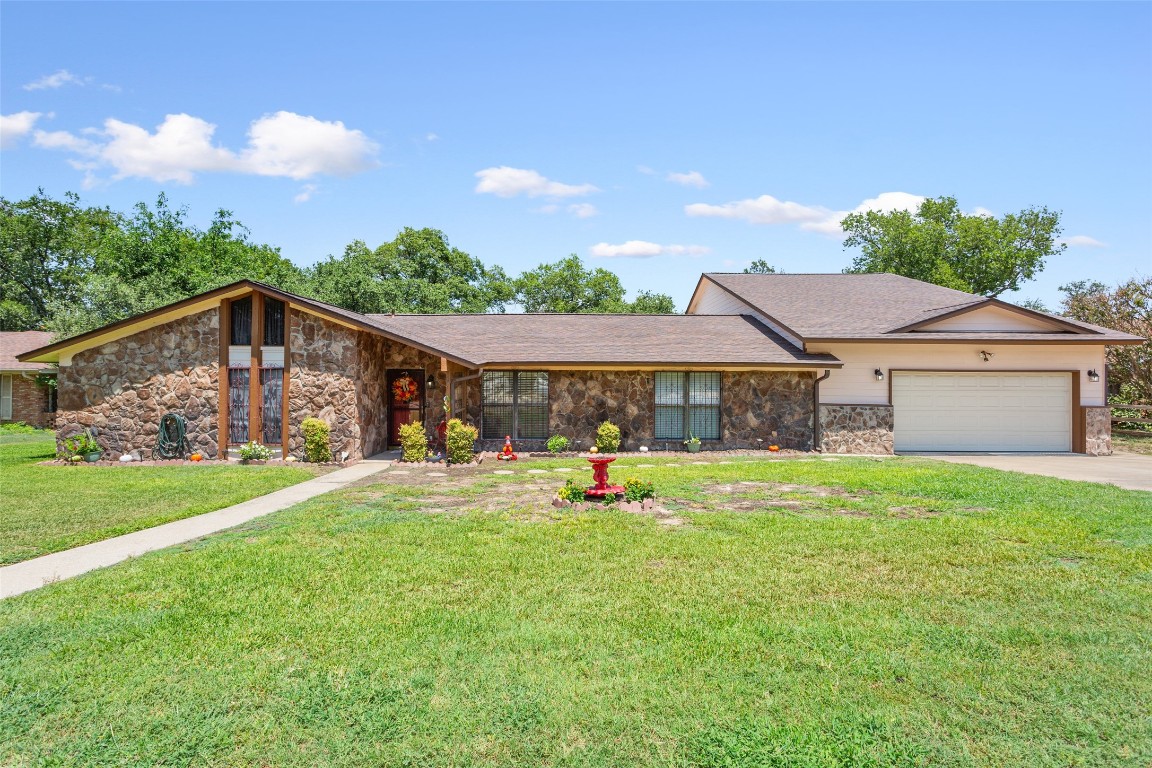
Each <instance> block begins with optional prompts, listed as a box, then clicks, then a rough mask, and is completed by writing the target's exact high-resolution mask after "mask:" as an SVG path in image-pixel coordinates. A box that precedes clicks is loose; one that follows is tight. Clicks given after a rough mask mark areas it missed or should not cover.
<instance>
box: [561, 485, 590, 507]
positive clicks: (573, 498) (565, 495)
mask: <svg viewBox="0 0 1152 768" xmlns="http://www.w3.org/2000/svg"><path fill="white" fill-rule="evenodd" d="M556 495H557V496H559V497H560V498H562V499H564V500H565V501H570V502H572V503H573V504H575V503H576V502H578V501H584V486H582V485H580V483H578V482H576V481H575V480H569V481H568V482H566V483H564V487H563V488H561V489H560V490H558V491H556Z"/></svg>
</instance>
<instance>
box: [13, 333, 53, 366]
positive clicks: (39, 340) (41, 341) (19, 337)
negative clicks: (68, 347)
mask: <svg viewBox="0 0 1152 768" xmlns="http://www.w3.org/2000/svg"><path fill="white" fill-rule="evenodd" d="M50 341H52V334H51V333H48V332H47V331H0V371H43V370H45V369H46V368H48V367H49V366H47V365H45V364H44V363H22V362H20V361H19V360H17V359H16V355H19V354H22V353H24V352H28V351H30V350H33V349H36V348H37V347H42V346H44V345H45V344H47V343H48V342H50Z"/></svg>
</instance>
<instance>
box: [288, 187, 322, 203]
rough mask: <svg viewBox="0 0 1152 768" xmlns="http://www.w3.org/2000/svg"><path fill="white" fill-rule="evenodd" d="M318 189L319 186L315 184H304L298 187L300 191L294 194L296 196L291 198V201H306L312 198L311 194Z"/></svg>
mask: <svg viewBox="0 0 1152 768" xmlns="http://www.w3.org/2000/svg"><path fill="white" fill-rule="evenodd" d="M318 189H320V187H318V186H316V185H315V184H305V185H304V186H302V187H300V191H299V192H298V193H297V194H296V197H294V198H292V202H294V203H297V204H299V203H306V202H308V201H309V200H311V199H312V195H313V194H315V192H316V190H318Z"/></svg>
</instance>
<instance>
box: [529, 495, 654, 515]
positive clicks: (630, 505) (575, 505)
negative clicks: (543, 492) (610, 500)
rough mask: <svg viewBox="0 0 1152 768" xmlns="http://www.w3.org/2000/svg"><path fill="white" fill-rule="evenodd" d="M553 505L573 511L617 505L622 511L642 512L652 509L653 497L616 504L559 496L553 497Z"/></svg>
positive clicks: (585, 510)
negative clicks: (570, 499)
mask: <svg viewBox="0 0 1152 768" xmlns="http://www.w3.org/2000/svg"><path fill="white" fill-rule="evenodd" d="M552 506H554V507H556V508H557V509H571V510H572V511H573V512H587V511H588V510H590V509H605V508H606V507H607V508H609V509H611V508H613V507H615V508H616V509H619V510H620V511H621V512H632V513H633V514H640V513H641V512H651V511H652V506H653V504H652V499H644V501H617V502H615V503H614V504H607V505H605V504H604V502H602V501H568V500H567V499H562V498H560V497H559V496H554V497H552Z"/></svg>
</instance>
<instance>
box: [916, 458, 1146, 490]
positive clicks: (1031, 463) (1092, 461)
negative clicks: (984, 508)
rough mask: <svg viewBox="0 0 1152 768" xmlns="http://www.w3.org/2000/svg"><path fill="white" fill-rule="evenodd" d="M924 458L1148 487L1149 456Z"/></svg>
mask: <svg viewBox="0 0 1152 768" xmlns="http://www.w3.org/2000/svg"><path fill="white" fill-rule="evenodd" d="M916 455H919V456H923V457H924V458H926V459H939V460H940V461H950V462H953V463H956V464H976V465H978V466H981V467H991V468H992V469H1006V470H1009V471H1010V472H1024V473H1026V474H1029V475H1044V476H1045V477H1058V478H1061V479H1063V480H1085V481H1087V482H1090V483H1109V484H1111V485H1118V486H1120V487H1121V488H1128V489H1130V490H1133V491H1152V456H1144V455H1141V454H1138V453H1114V454H1112V455H1111V456H1085V455H1084V454H1082V453H1033V454H1024V453H921V454H916Z"/></svg>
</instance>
